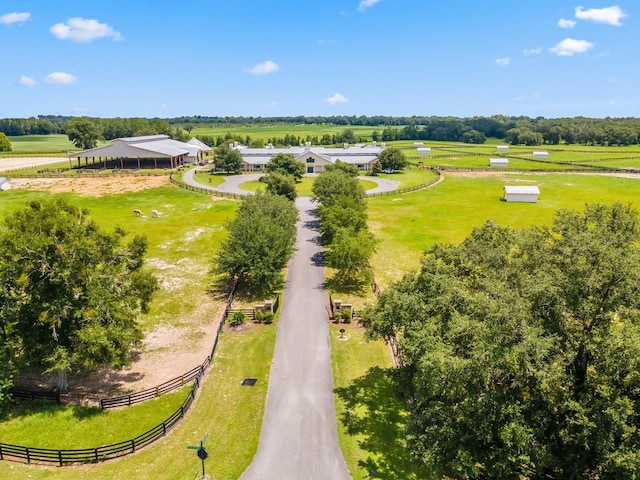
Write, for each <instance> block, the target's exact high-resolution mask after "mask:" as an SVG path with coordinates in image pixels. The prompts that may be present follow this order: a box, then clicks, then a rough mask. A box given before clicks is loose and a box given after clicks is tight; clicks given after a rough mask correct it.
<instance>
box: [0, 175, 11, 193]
mask: <svg viewBox="0 0 640 480" xmlns="http://www.w3.org/2000/svg"><path fill="white" fill-rule="evenodd" d="M10 188H11V183H10V182H9V179H8V178H7V177H0V190H9V189H10Z"/></svg>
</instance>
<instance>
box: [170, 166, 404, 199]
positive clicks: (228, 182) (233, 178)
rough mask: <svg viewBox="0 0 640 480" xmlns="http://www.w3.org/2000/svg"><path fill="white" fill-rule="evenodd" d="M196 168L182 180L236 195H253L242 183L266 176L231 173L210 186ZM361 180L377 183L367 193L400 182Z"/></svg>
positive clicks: (387, 189) (392, 187)
mask: <svg viewBox="0 0 640 480" xmlns="http://www.w3.org/2000/svg"><path fill="white" fill-rule="evenodd" d="M196 170H200V169H198V168H196V169H192V170H189V171H187V172H185V174H184V175H183V177H182V180H183V181H184V183H186V184H187V185H191V186H193V187H198V188H203V189H205V190H211V191H213V192H221V193H234V194H236V195H251V192H248V191H247V190H243V189H242V188H240V185H241V184H242V183H244V182H251V181H254V180H258V179H259V178H260V177H264V176H265V175H266V174H265V173H243V174H240V175H229V176H227V177H224V183H221V184H220V185H218V186H217V187H208V186H207V185H204V184H202V183H198V182H196V181H195V179H194V178H193V176H194V173H195V172H196ZM358 178H359V179H361V180H369V181H371V182H374V183H376V184H377V185H378V186H377V187H376V188H372V189H370V190H367V191H366V193H367V195H369V194H372V193H384V192H393V191H394V190H397V189H398V182H394V181H393V180H387V179H384V178H378V177H368V176H366V177H358Z"/></svg>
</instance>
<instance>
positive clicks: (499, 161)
mask: <svg viewBox="0 0 640 480" xmlns="http://www.w3.org/2000/svg"><path fill="white" fill-rule="evenodd" d="M489 165H490V166H492V167H508V166H509V159H508V158H490V159H489Z"/></svg>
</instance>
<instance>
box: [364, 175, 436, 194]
mask: <svg viewBox="0 0 640 480" xmlns="http://www.w3.org/2000/svg"><path fill="white" fill-rule="evenodd" d="M425 169H427V170H433V171H434V172H435V173H437V174H438V176H437V177H436V178H434V179H432V180H429V181H428V182H426V183H422V184H420V185H416V186H414V187H406V188H400V189H398V190H392V191H390V192H378V193H365V197H367V198H373V197H384V196H387V195H400V194H402V193H408V192H415V191H416V190H422V189H423V188H427V187H430V186H431V185H434V184H436V183H438V182H439V181H440V178H441V177H442V173H441V172H440V170H437V169H434V168H426V167H425Z"/></svg>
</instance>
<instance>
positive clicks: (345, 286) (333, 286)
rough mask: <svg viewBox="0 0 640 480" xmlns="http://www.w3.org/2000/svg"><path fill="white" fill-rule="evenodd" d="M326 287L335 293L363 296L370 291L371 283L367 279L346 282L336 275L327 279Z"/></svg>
mask: <svg viewBox="0 0 640 480" xmlns="http://www.w3.org/2000/svg"><path fill="white" fill-rule="evenodd" d="M325 288H326V289H327V290H329V291H330V292H333V293H335V294H342V295H356V296H359V297H363V296H366V294H367V292H368V289H369V283H368V282H366V281H365V280H349V283H346V282H345V281H344V280H343V279H341V278H336V276H335V275H334V276H333V277H331V278H327V279H326V281H325Z"/></svg>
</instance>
